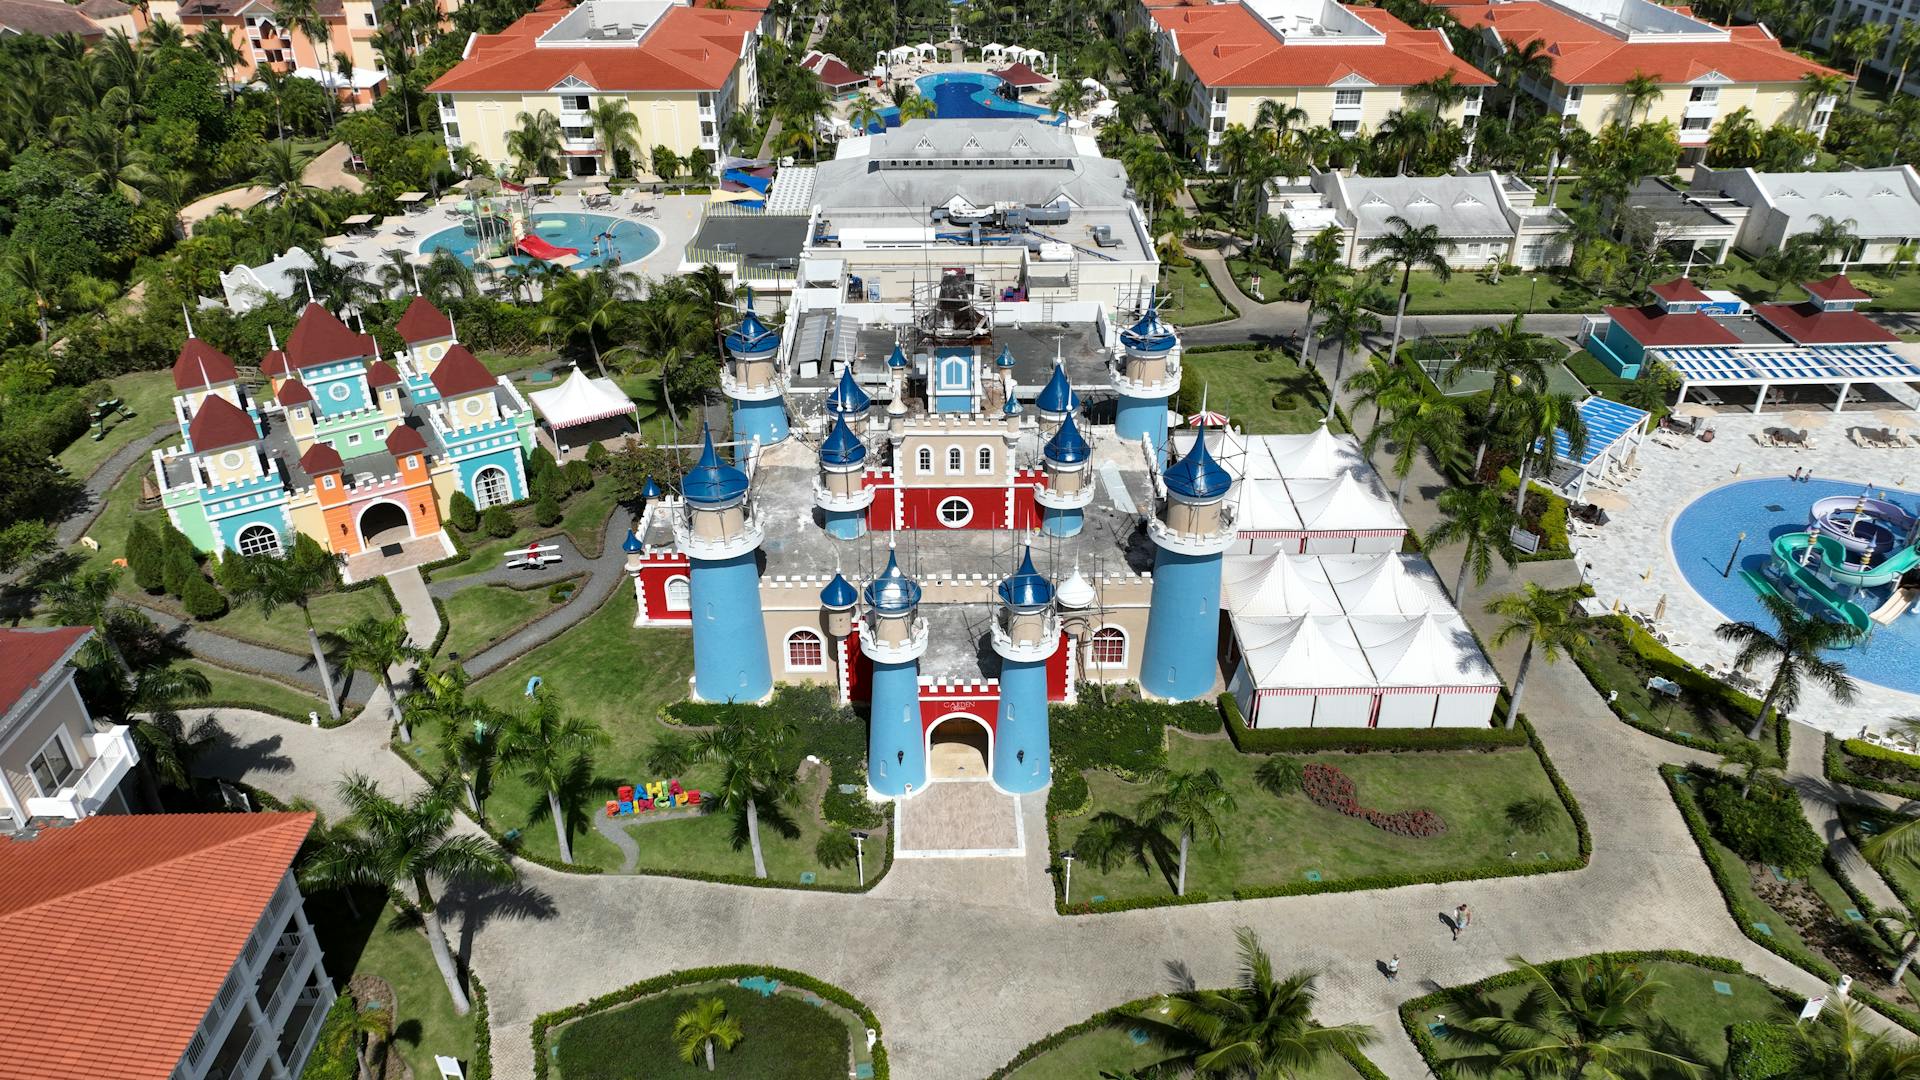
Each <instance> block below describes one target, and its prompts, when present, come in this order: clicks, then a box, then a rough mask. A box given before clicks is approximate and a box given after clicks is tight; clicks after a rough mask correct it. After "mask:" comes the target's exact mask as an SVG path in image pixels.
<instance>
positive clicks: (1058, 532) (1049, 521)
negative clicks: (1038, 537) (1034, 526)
mask: <svg viewBox="0 0 1920 1080" xmlns="http://www.w3.org/2000/svg"><path fill="white" fill-rule="evenodd" d="M1040 509H1041V510H1042V511H1043V513H1042V514H1041V515H1040V531H1041V532H1044V533H1046V534H1047V535H1048V536H1077V535H1079V533H1080V526H1081V525H1082V524H1084V523H1085V521H1086V514H1085V511H1083V510H1081V508H1080V507H1077V506H1070V507H1064V508H1063V507H1054V506H1043V507H1041V508H1040Z"/></svg>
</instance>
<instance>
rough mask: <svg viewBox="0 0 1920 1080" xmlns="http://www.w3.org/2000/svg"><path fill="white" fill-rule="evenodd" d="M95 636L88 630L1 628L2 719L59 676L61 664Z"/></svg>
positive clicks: (0, 713) (74, 627)
mask: <svg viewBox="0 0 1920 1080" xmlns="http://www.w3.org/2000/svg"><path fill="white" fill-rule="evenodd" d="M91 633H93V630H92V628H91V627H86V626H56V627H51V628H46V629H42V628H39V627H19V628H13V627H4V628H0V656H4V657H6V658H7V661H6V663H4V664H0V717H4V716H6V715H7V713H9V712H11V711H12V710H13V707H14V706H15V705H17V704H19V703H20V699H22V698H24V697H26V696H27V692H28V691H30V690H32V689H34V688H35V687H37V686H39V685H40V684H41V683H43V682H45V681H46V679H47V676H48V675H50V674H55V673H57V672H58V670H59V668H60V666H61V664H62V662H63V661H65V659H66V658H67V656H69V655H70V654H71V653H72V652H73V650H75V649H77V648H79V647H80V643H81V642H82V641H85V640H86V639H87V635H88V634H91Z"/></svg>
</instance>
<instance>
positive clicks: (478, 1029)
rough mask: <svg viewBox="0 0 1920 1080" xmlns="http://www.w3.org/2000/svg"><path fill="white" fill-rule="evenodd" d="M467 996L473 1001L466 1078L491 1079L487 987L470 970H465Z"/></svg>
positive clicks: (491, 1029) (491, 1032)
mask: <svg viewBox="0 0 1920 1080" xmlns="http://www.w3.org/2000/svg"><path fill="white" fill-rule="evenodd" d="M467 998H468V999H469V1000H470V1001H472V1002H473V1057H472V1059H471V1060H469V1061H468V1062H467V1080H493V1028H492V1027H491V1026H489V1024H488V1023H487V988H486V986H484V985H483V984H482V983H481V982H480V976H478V975H475V974H474V973H473V972H471V971H469V972H467Z"/></svg>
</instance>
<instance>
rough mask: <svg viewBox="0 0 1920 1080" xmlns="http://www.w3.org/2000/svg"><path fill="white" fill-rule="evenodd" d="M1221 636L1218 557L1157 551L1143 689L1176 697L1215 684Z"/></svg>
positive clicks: (1142, 667)
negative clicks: (1214, 677) (1216, 659)
mask: <svg viewBox="0 0 1920 1080" xmlns="http://www.w3.org/2000/svg"><path fill="white" fill-rule="evenodd" d="M1219 641H1220V556H1219V555H1218V554H1213V555H1182V554H1180V553H1179V552H1176V551H1168V550H1167V549H1165V548H1160V549H1158V550H1157V551H1155V552H1154V556H1153V603H1152V606H1151V607H1150V608H1149V609H1148V611H1147V645H1146V651H1145V652H1144V653H1143V654H1142V657H1141V661H1140V686H1141V688H1142V689H1144V690H1146V691H1147V692H1148V693H1150V694H1153V695H1155V696H1156V697H1162V698H1173V699H1175V700H1178V701H1191V700H1193V699H1195V698H1198V697H1201V696H1203V695H1205V694H1206V693H1207V692H1208V691H1209V690H1212V689H1213V673H1214V668H1215V666H1216V661H1215V656H1216V654H1217V653H1218V651H1219Z"/></svg>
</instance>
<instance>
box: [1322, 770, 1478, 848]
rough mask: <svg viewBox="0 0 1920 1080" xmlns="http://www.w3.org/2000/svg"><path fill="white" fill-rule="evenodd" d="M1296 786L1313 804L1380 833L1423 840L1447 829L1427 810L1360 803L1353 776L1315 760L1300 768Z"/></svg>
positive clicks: (1438, 817) (1442, 822)
mask: <svg viewBox="0 0 1920 1080" xmlns="http://www.w3.org/2000/svg"><path fill="white" fill-rule="evenodd" d="M1300 787H1301V790H1303V791H1305V792H1306V793H1307V798H1309V799H1311V800H1313V804H1314V805H1315V806H1321V807H1325V808H1326V809H1328V810H1334V811H1338V812H1339V813H1342V814H1345V815H1347V816H1348V817H1355V818H1359V819H1360V820H1362V821H1364V822H1366V823H1367V824H1369V825H1372V826H1373V827H1374V828H1376V829H1380V830H1382V831H1383V832H1390V833H1393V834H1394V835H1395V836H1410V837H1413V838H1415V839H1424V838H1425V837H1429V836H1439V835H1440V834H1441V833H1444V832H1446V831H1447V823H1446V821H1445V820H1443V819H1442V818H1441V817H1440V815H1439V814H1436V813H1434V812H1433V811H1431V810H1400V811H1396V812H1394V813H1388V812H1387V811H1385V810H1373V809H1370V808H1368V807H1365V806H1361V805H1360V798H1359V793H1358V792H1356V791H1355V790H1354V786H1353V779H1352V778H1351V777H1349V776H1348V775H1347V774H1346V773H1343V772H1341V771H1340V770H1339V769H1336V768H1334V767H1333V766H1331V765H1322V764H1320V763H1318V762H1315V763H1313V764H1311V765H1308V766H1306V767H1305V768H1303V769H1301V770H1300Z"/></svg>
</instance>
